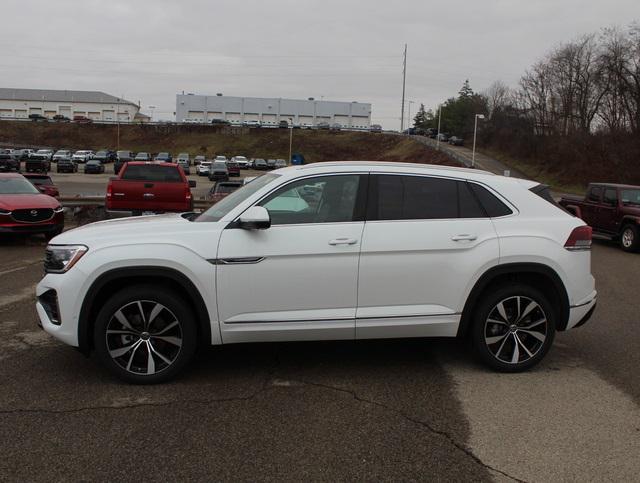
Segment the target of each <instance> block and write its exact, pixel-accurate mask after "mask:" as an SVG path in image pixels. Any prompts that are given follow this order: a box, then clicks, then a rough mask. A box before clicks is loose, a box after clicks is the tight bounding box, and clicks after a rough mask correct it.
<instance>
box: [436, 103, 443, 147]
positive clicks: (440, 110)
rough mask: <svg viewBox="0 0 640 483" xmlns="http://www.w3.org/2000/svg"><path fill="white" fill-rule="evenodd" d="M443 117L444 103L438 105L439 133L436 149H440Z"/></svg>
mask: <svg viewBox="0 0 640 483" xmlns="http://www.w3.org/2000/svg"><path fill="white" fill-rule="evenodd" d="M441 119H442V105H440V106H438V135H437V136H436V149H438V150H440V120H441Z"/></svg>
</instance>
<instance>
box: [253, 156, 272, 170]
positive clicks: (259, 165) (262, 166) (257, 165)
mask: <svg viewBox="0 0 640 483" xmlns="http://www.w3.org/2000/svg"><path fill="white" fill-rule="evenodd" d="M252 167H253V169H257V170H260V171H264V170H267V169H269V166H268V165H267V162H266V161H265V160H264V159H262V158H256V159H254V160H253V166H252Z"/></svg>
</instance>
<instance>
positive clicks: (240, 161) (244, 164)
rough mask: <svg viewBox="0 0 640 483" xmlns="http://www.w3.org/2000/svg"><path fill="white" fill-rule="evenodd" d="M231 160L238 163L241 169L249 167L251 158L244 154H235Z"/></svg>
mask: <svg viewBox="0 0 640 483" xmlns="http://www.w3.org/2000/svg"><path fill="white" fill-rule="evenodd" d="M231 161H233V162H234V163H236V164H237V165H238V166H239V167H240V169H247V168H248V167H249V160H248V159H247V158H246V157H244V156H234V157H233V158H231Z"/></svg>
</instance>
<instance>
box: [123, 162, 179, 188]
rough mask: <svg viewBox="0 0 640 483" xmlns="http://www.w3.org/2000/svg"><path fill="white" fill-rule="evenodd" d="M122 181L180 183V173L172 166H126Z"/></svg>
mask: <svg viewBox="0 0 640 483" xmlns="http://www.w3.org/2000/svg"><path fill="white" fill-rule="evenodd" d="M122 179H124V180H129V181H156V182H159V183H161V182H162V183H181V182H182V177H181V176H180V172H179V171H178V169H177V168H176V167H174V166H162V165H156V164H145V165H137V166H136V165H128V166H127V168H126V170H125V172H124V173H123V175H122Z"/></svg>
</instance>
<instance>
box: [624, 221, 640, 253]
mask: <svg viewBox="0 0 640 483" xmlns="http://www.w3.org/2000/svg"><path fill="white" fill-rule="evenodd" d="M620 246H621V247H622V249H623V250H624V251H626V252H637V251H638V249H640V230H638V226H637V225H627V226H625V227H624V228H623V229H622V233H621V235H620Z"/></svg>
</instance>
